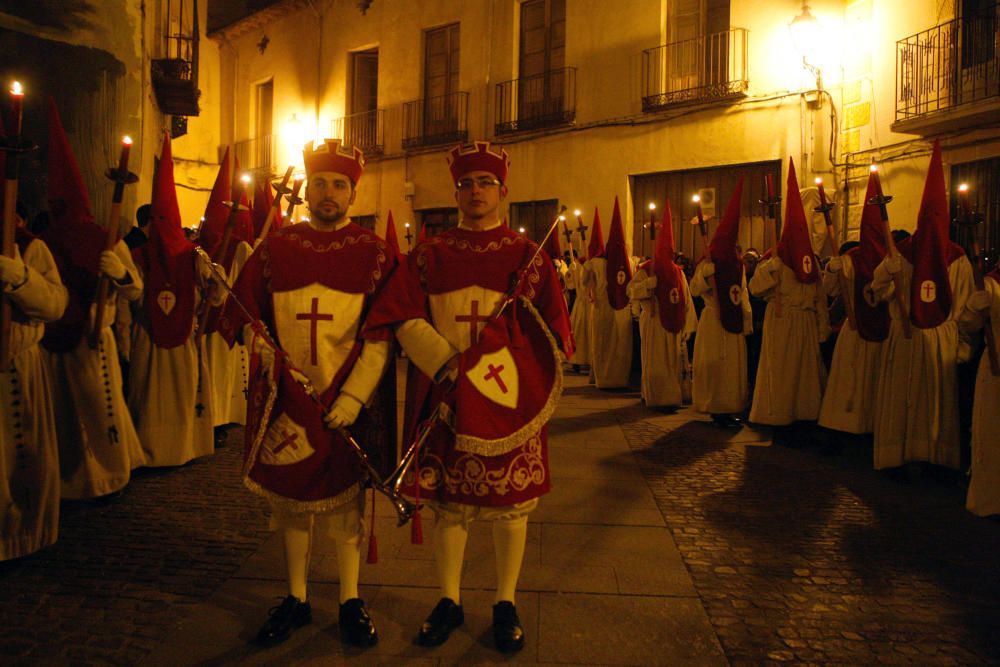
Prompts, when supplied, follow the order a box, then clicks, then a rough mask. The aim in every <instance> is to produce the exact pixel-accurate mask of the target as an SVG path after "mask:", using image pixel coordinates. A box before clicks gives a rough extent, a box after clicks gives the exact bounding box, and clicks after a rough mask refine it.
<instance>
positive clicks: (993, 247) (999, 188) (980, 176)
mask: <svg viewBox="0 0 1000 667" xmlns="http://www.w3.org/2000/svg"><path fill="white" fill-rule="evenodd" d="M960 183H968V184H969V205H970V206H972V208H973V210H974V211H976V212H977V213H980V214H981V215H982V216H983V223H982V224H981V225H976V227H973V228H971V229H970V228H968V227H962V226H959V225H951V234H952V240H953V241H955V243H958V244H959V245H961V246H962V247H963V248H966V249H967V250H969V249H971V248H972V247H973V241H974V240H978V241H979V246H980V248H983V249H986V250H989V251H990V254H991V255H993V256H994V257H996V251H997V248H1000V157H995V158H991V159H988V160H977V161H976V162H965V163H962V164H956V165H954V166H953V167H952V168H951V205H952V216H951V217H952V219H953V220H954V219H957V218H958V208H957V202H958V186H959V184H960ZM977 236H978V238H976V237H977ZM988 268H989V267H987V269H988Z"/></svg>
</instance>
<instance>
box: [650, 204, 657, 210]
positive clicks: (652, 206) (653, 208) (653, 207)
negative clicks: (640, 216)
mask: <svg viewBox="0 0 1000 667" xmlns="http://www.w3.org/2000/svg"><path fill="white" fill-rule="evenodd" d="M649 210H650V211H655V210H656V204H654V203H653V202H649Z"/></svg>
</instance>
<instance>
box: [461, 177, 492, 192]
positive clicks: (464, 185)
mask: <svg viewBox="0 0 1000 667" xmlns="http://www.w3.org/2000/svg"><path fill="white" fill-rule="evenodd" d="M473 185H477V186H479V189H480V190H485V189H486V188H489V187H493V186H494V185H502V184H501V183H500V181H498V180H497V179H495V178H490V177H489V176H480V177H479V178H463V179H461V180H460V181H458V182H457V183H455V187H456V188H458V189H459V190H471V189H472V186H473Z"/></svg>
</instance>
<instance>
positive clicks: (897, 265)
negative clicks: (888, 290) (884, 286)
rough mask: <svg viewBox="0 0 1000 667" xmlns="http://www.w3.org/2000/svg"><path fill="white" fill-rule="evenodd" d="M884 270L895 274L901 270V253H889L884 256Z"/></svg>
mask: <svg viewBox="0 0 1000 667" xmlns="http://www.w3.org/2000/svg"><path fill="white" fill-rule="evenodd" d="M885 270H886V271H888V272H889V273H891V274H893V275H895V274H897V273H899V272H900V271H902V270H903V258H902V256H901V255H898V254H896V255H889V256H887V257H886V258H885Z"/></svg>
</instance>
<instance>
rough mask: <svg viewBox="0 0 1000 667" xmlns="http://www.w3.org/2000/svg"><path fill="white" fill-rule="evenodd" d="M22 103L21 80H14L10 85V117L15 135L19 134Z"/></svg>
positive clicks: (22, 90)
mask: <svg viewBox="0 0 1000 667" xmlns="http://www.w3.org/2000/svg"><path fill="white" fill-rule="evenodd" d="M23 103H24V89H23V88H21V82H19V81H15V82H14V84H13V85H12V86H11V87H10V118H11V121H12V125H13V134H14V136H15V137H19V136H21V111H22V105H23Z"/></svg>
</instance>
